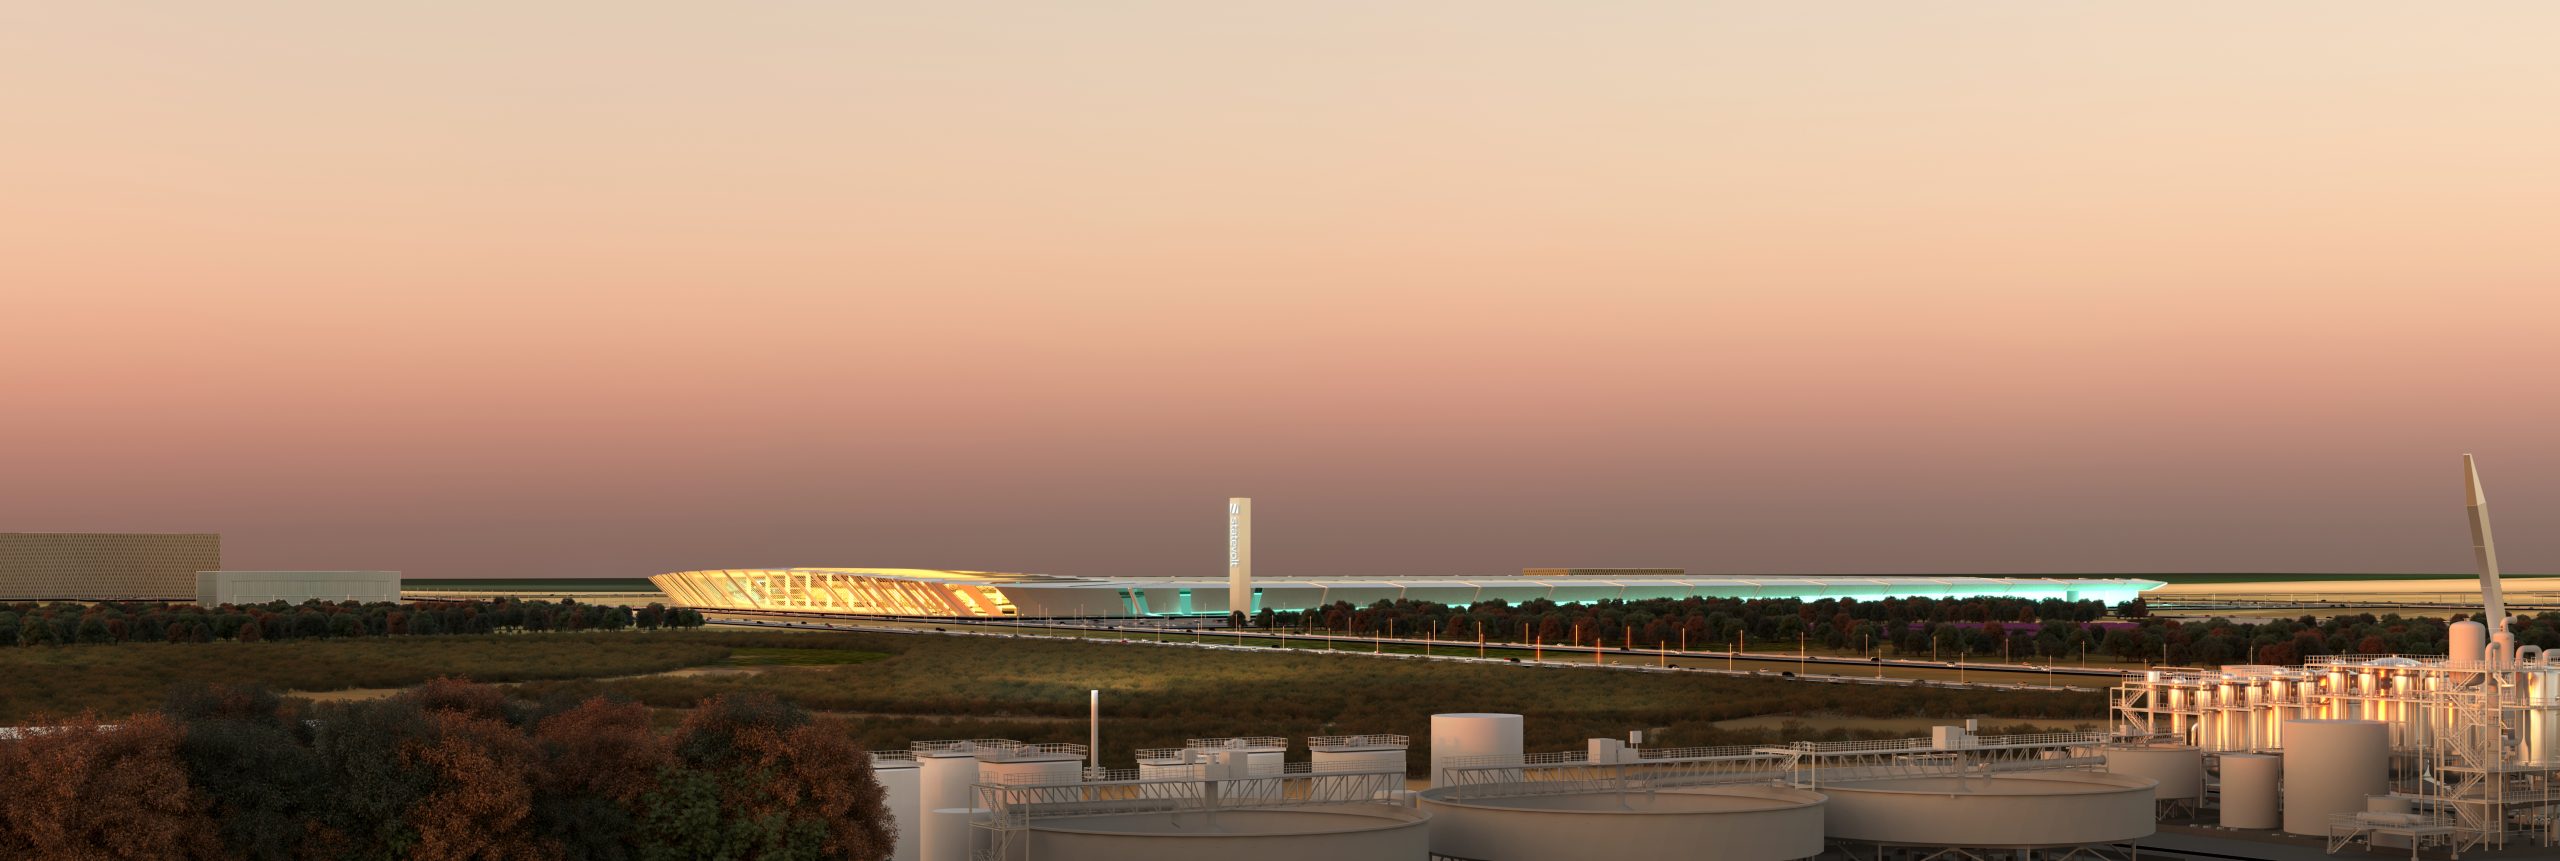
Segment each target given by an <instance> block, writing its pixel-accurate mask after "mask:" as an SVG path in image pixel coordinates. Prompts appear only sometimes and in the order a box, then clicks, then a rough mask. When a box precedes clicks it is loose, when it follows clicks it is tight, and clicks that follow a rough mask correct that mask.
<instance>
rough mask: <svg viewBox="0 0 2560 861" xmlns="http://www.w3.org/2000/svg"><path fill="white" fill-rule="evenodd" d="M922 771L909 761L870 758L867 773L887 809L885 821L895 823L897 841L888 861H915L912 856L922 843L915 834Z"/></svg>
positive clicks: (919, 818) (921, 819)
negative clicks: (875, 779) (873, 777)
mask: <svg viewBox="0 0 2560 861" xmlns="http://www.w3.org/2000/svg"><path fill="white" fill-rule="evenodd" d="M922 771H923V769H922V768H920V767H918V766H917V764H916V761H915V760H912V759H874V760H872V761H871V773H872V774H874V775H877V776H878V777H879V779H880V789H881V791H882V793H883V794H884V795H886V796H887V797H886V798H884V799H882V801H883V803H884V804H885V805H886V806H887V807H888V808H889V818H890V820H891V821H894V822H896V823H897V826H898V842H897V844H896V848H895V849H894V850H892V851H891V852H890V853H889V861H918V859H917V857H916V853H918V852H920V851H922V849H921V848H920V847H922V845H923V844H922V843H921V842H920V838H919V837H918V836H917V834H916V832H918V831H921V830H923V828H924V804H923V798H924V796H923V789H924V784H923V781H922V778H923V774H922V773H921V772H922Z"/></svg>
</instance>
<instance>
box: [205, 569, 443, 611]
mask: <svg viewBox="0 0 2560 861" xmlns="http://www.w3.org/2000/svg"><path fill="white" fill-rule="evenodd" d="M314 600H316V601H322V602H326V603H331V604H335V603H338V602H340V601H355V602H359V603H364V604H373V603H397V602H398V601H399V600H400V572H398V571H198V572H196V605H197V606H200V607H219V606H221V605H224V604H269V603H274V602H277V601H283V602H285V603H287V604H300V603H302V602H304V601H314Z"/></svg>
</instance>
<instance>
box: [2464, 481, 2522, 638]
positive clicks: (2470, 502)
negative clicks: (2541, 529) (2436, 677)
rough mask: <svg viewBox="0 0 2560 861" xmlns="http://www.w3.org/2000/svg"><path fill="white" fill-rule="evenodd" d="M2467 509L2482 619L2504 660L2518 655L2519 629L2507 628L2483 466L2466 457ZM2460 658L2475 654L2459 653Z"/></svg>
mask: <svg viewBox="0 0 2560 861" xmlns="http://www.w3.org/2000/svg"><path fill="white" fill-rule="evenodd" d="M2462 483H2463V490H2464V491H2465V494H2464V496H2465V498H2464V502H2465V503H2466V504H2465V506H2464V507H2465V508H2468V509H2469V510H2470V514H2471V561H2473V562H2474V563H2477V564H2478V565H2479V566H2480V603H2481V610H2482V611H2484V612H2482V613H2481V615H2480V620H2481V621H2482V622H2485V623H2487V624H2488V626H2489V642H2490V643H2491V644H2492V645H2495V646H2497V647H2498V651H2499V656H2500V660H2506V659H2507V658H2510V657H2512V656H2513V655H2514V654H2515V641H2516V635H2515V632H2513V631H2510V630H2507V602H2506V599H2505V596H2503V595H2500V594H2499V591H2500V590H2499V588H2498V545H2497V544H2496V543H2495V542H2493V541H2491V540H2490V538H2489V498H2488V497H2487V496H2486V495H2484V494H2482V493H2481V492H2480V466H2479V464H2477V463H2474V462H2472V460H2471V456H2470V455H2467V454H2466V455H2463V456H2462ZM2456 657H2471V656H2468V655H2458V656H2456Z"/></svg>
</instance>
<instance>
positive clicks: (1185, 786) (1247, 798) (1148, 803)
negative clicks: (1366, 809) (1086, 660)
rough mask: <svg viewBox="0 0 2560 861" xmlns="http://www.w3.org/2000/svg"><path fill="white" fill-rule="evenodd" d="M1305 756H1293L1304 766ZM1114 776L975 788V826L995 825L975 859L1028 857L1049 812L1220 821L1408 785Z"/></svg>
mask: <svg viewBox="0 0 2560 861" xmlns="http://www.w3.org/2000/svg"><path fill="white" fill-rule="evenodd" d="M1296 764H1297V763H1292V765H1296ZM1127 773H1130V772H1127V771H1124V770H1114V771H1110V772H1105V774H1106V775H1107V776H1109V778H1110V779H1104V780H1092V781H1085V782H1080V783H1070V784H1054V785H1052V784H1028V785H1026V784H988V783H981V784H976V785H974V786H972V787H971V791H972V796H973V798H974V799H975V801H976V803H975V804H974V805H973V806H974V807H975V808H976V810H975V811H974V812H972V813H970V814H969V825H970V827H971V828H973V829H981V830H985V831H988V832H991V833H990V834H989V835H988V837H987V839H986V841H985V842H984V844H983V845H984V847H985V848H983V849H981V850H979V851H977V852H975V853H973V857H974V861H1020V859H1021V858H1022V857H1023V856H1024V855H1025V854H1027V853H1028V851H1029V844H1028V843H1027V842H1026V835H1027V833H1028V831H1029V830H1030V828H1031V825H1032V823H1033V822H1035V821H1037V820H1040V819H1043V818H1053V817H1068V816H1099V815H1115V816H1125V815H1130V814H1168V815H1174V816H1187V815H1196V816H1200V817H1203V818H1204V819H1206V820H1207V821H1209V822H1214V821H1215V818H1216V816H1217V815H1218V814H1219V813H1223V812H1229V811H1238V810H1273V809H1284V808H1292V807H1308V806H1315V805H1328V804H1392V803H1395V802H1394V801H1393V798H1394V793H1395V791H1396V790H1399V789H1402V788H1404V772H1403V771H1401V770H1387V771H1380V770H1376V769H1374V768H1372V769H1370V770H1365V771H1320V772H1314V773H1294V774H1283V775H1273V776H1265V777H1246V778H1235V779H1227V780H1206V779H1198V778H1156V779H1121V778H1119V777H1118V775H1120V774H1127Z"/></svg>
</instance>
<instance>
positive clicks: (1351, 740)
mask: <svg viewBox="0 0 2560 861" xmlns="http://www.w3.org/2000/svg"><path fill="white" fill-rule="evenodd" d="M1412 746H1413V739H1411V738H1407V737H1405V736H1402V735H1397V734H1395V733H1372V734H1369V735H1315V736H1308V737H1307V749H1308V750H1329V749H1341V748H1359V747H1396V748H1404V747H1412Z"/></svg>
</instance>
